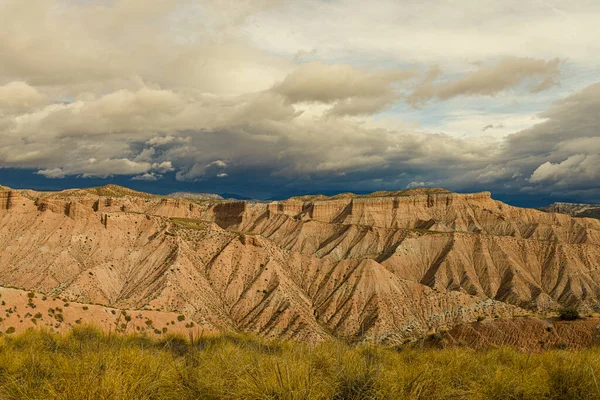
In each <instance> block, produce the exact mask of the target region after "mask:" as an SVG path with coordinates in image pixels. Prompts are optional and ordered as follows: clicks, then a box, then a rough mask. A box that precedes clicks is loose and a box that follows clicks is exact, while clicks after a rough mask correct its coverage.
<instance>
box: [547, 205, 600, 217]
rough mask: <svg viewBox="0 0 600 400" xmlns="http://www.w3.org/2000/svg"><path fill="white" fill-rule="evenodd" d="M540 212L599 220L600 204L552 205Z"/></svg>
mask: <svg viewBox="0 0 600 400" xmlns="http://www.w3.org/2000/svg"><path fill="white" fill-rule="evenodd" d="M540 210H542V211H547V212H555V213H561V214H567V215H570V216H572V217H583V218H596V219H600V204H577V203H553V204H550V205H549V206H547V207H542V208H541V209H540Z"/></svg>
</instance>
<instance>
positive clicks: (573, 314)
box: [558, 307, 580, 321]
mask: <svg viewBox="0 0 600 400" xmlns="http://www.w3.org/2000/svg"><path fill="white" fill-rule="evenodd" d="M558 318H559V319H560V320H561V321H575V320H576V319H579V318H580V316H579V311H577V309H576V308H575V307H564V308H561V309H560V310H559V311H558Z"/></svg>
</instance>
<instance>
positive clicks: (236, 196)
mask: <svg viewBox="0 0 600 400" xmlns="http://www.w3.org/2000/svg"><path fill="white" fill-rule="evenodd" d="M221 197H223V198H224V199H235V200H252V197H246V196H242V195H240V194H235V193H221Z"/></svg>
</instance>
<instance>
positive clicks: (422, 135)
mask: <svg viewBox="0 0 600 400" xmlns="http://www.w3.org/2000/svg"><path fill="white" fill-rule="evenodd" d="M598 21H600V2H598V1H596V0H593V1H587V0H573V1H569V2H564V1H554V0H548V1H543V0H530V1H523V0H519V1H517V0H503V1H497V0H495V1H491V0H454V1H449V0H431V1H427V2H423V1H417V0H414V1H413V0H394V1H391V0H390V1H388V0H376V1H372V2H365V1H364V0H363V1H357V0H295V1H291V0H289V1H286V0H279V1H278V0H203V1H202V2H198V1H188V0H154V1H147V0H28V1H26V2H25V1H22V0H0V184H2V185H5V186H11V187H14V188H34V189H40V190H58V189H64V188H72V187H89V186H97V185H103V184H108V183H117V184H121V185H124V186H128V187H132V188H135V189H139V190H145V191H149V192H153V193H157V194H166V193H169V192H174V191H194V192H212V193H235V194H239V195H243V196H247V197H252V198H260V199H271V198H285V197H289V196H292V195H298V194H314V193H324V194H334V193H339V192H346V191H352V192H357V193H366V192H371V191H377V190H398V189H406V188H415V187H443V188H446V189H450V190H454V191H458V192H473V191H483V190H487V191H491V192H492V195H493V197H494V198H496V199H499V200H504V201H507V202H509V203H511V204H514V205H520V206H541V205H545V204H548V203H551V202H553V201H573V202H589V203H600V184H599V182H600V41H599V40H598V39H597V38H598V37H600V24H599V23H598Z"/></svg>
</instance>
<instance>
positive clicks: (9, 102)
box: [0, 82, 46, 114]
mask: <svg viewBox="0 0 600 400" xmlns="http://www.w3.org/2000/svg"><path fill="white" fill-rule="evenodd" d="M44 102H46V99H45V98H44V96H43V95H42V94H41V93H39V92H38V91H37V89H36V88H34V87H32V86H29V85H28V84H27V83H25V82H11V83H8V84H6V85H4V86H0V114H2V113H6V112H8V113H14V112H24V111H27V110H30V109H32V108H34V107H37V106H40V105H41V104H43V103H44Z"/></svg>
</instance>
